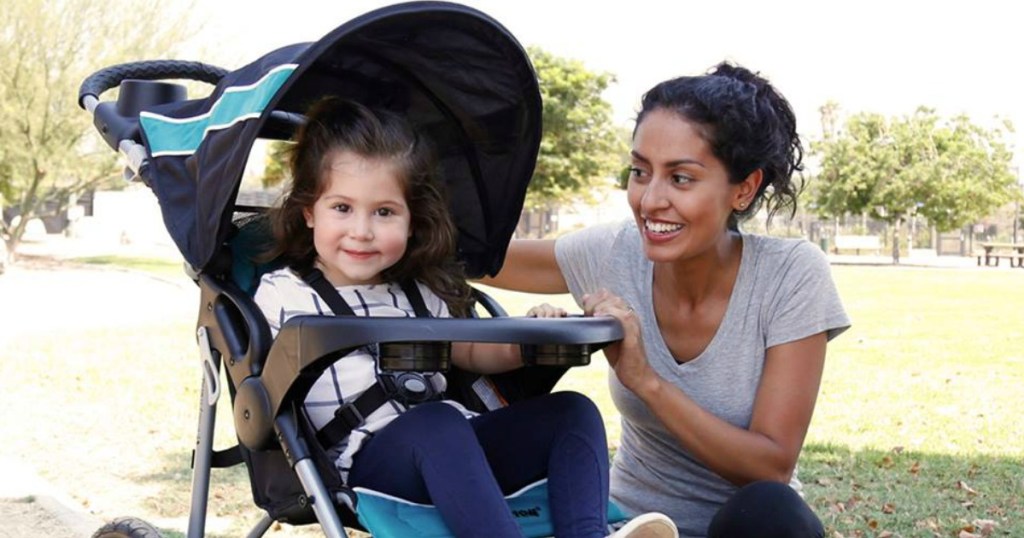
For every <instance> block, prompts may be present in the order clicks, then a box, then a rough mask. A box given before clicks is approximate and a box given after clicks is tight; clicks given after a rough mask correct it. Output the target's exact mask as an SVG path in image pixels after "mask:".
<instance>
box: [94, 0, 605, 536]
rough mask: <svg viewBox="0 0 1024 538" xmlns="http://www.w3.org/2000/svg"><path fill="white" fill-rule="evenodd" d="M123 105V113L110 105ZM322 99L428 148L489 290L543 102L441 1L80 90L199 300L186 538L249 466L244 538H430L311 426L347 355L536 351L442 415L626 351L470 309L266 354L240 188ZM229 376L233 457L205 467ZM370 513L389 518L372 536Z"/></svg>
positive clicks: (211, 458) (261, 230) (567, 323)
mask: <svg viewBox="0 0 1024 538" xmlns="http://www.w3.org/2000/svg"><path fill="white" fill-rule="evenodd" d="M175 79H192V80H200V81H204V82H208V83H210V84H213V85H214V88H213V91H212V92H211V94H210V95H209V96H207V97H204V98H200V99H187V96H186V95H185V91H184V88H183V87H181V86H178V85H176V84H171V83H169V82H167V81H169V80H175ZM115 87H117V88H119V89H120V92H119V95H118V99H117V101H116V102H100V100H99V97H100V96H101V95H102V94H103V93H104V92H105V91H107V90H108V89H112V88H115ZM325 95H336V96H341V97H345V98H348V99H352V100H355V101H359V102H362V103H364V104H366V105H369V106H374V107H383V108H387V109H390V110H392V111H395V112H397V113H399V114H401V115H403V116H404V117H406V118H407V119H408V120H409V121H410V123H412V124H413V126H414V128H416V129H417V130H419V131H420V132H422V133H424V134H425V136H427V137H429V138H431V139H432V140H433V146H434V147H435V148H437V152H438V155H437V159H438V165H439V176H440V177H442V178H443V179H444V181H445V182H446V183H447V191H448V192H449V193H450V194H451V200H450V208H451V211H452V215H453V218H454V221H455V224H456V227H457V229H458V239H457V249H458V253H459V257H460V260H461V261H462V262H463V264H464V267H465V269H466V272H467V274H468V275H469V276H470V277H479V276H482V275H485V274H490V275H493V274H496V273H497V272H498V270H499V269H500V268H501V265H502V262H503V259H504V255H505V250H506V248H507V246H508V242H509V240H510V239H511V237H512V234H513V233H514V230H515V227H516V225H517V223H518V219H519V215H520V212H521V210H522V204H523V200H524V199H525V196H526V190H527V187H528V184H529V181H530V178H531V175H532V173H533V169H534V166H535V164H536V159H537V153H538V151H539V147H540V136H541V106H540V104H541V103H540V92H539V88H538V85H537V78H536V74H535V73H534V71H533V68H532V65H531V64H530V61H529V59H528V58H527V56H526V53H525V52H524V50H523V49H522V47H521V46H520V45H519V43H518V42H517V41H516V40H515V38H514V37H513V36H512V35H511V34H510V33H509V32H508V31H507V30H506V29H505V28H503V27H502V26H501V25H500V24H499V23H498V22H496V21H494V20H493V19H491V18H490V17H488V16H487V15H485V14H483V13H480V12H479V11H476V10H474V9H472V8H469V7H466V6H462V5H458V4H451V3H447V2H411V3H407V4H398V5H394V6H389V7H386V8H382V9H379V10H376V11H372V12H369V13H367V14H365V15H362V16H360V17H357V18H355V19H353V20H351V21H348V22H346V23H344V24H342V25H341V26H339V27H338V28H337V29H335V30H334V31H332V32H330V33H328V34H327V35H326V36H324V37H323V38H322V39H320V40H319V41H316V42H313V43H299V44H295V45H290V46H287V47H283V48H280V49H278V50H275V51H272V52H270V53H268V54H266V55H264V56H262V57H260V58H258V59H256V60H255V61H253V62H251V63H250V64H248V65H245V66H243V67H241V68H239V69H237V70H235V71H230V72H229V71H227V70H224V69H221V68H218V67H214V66H210V65H207V64H202V63H197V62H182V61H168V60H160V61H140V62H134V63H130V64H122V65H117V66H112V67H108V68H104V69H102V70H100V71H98V72H97V73H95V74H93V75H92V76H90V77H89V78H88V79H86V80H85V81H84V82H83V84H82V87H81V89H80V91H79V102H80V103H81V104H82V106H83V107H84V108H86V110H87V111H89V112H90V113H92V114H93V116H94V120H95V123H96V126H97V129H98V131H99V132H100V134H101V135H102V136H103V138H104V140H105V141H106V142H107V144H108V145H109V146H110V147H111V148H112V149H114V150H115V151H119V152H121V153H123V154H124V155H125V157H126V158H127V160H128V169H127V170H126V175H127V176H129V177H131V178H134V179H136V180H139V181H142V182H144V183H145V184H146V185H148V186H149V187H150V188H151V189H152V191H153V192H154V194H155V195H156V197H157V199H158V200H159V202H160V207H161V212H162V216H163V220H164V223H165V225H166V227H167V230H168V232H169V233H170V235H171V238H172V239H173V240H174V242H175V244H176V245H177V247H178V249H179V250H180V252H181V254H182V256H183V257H184V259H185V262H186V266H187V269H188V271H189V274H190V276H191V277H192V278H193V279H194V281H195V282H196V284H197V285H198V286H199V288H200V304H199V314H198V321H197V330H196V336H197V343H198V346H199V352H200V357H201V364H202V376H203V390H202V394H203V398H202V403H201V405H200V412H199V427H198V430H199V431H198V435H197V443H196V447H195V454H194V460H193V481H192V504H191V510H190V517H189V523H188V530H187V535H188V536H189V537H199V536H203V535H204V532H205V520H206V511H207V502H208V493H209V485H210V477H211V469H212V468H214V467H222V466H228V465H232V464H236V463H239V462H244V463H245V464H246V468H247V469H248V472H249V476H250V482H251V486H252V494H253V500H254V502H255V503H256V504H257V505H258V506H259V507H261V508H262V509H264V510H265V511H266V515H265V516H264V517H263V519H262V520H261V521H260V522H259V523H257V524H256V525H255V527H254V529H253V531H252V532H251V533H250V536H261V535H263V534H264V533H265V532H266V530H267V529H269V528H270V526H271V525H272V524H273V522H275V521H280V522H285V523H291V524H305V523H314V522H316V523H319V524H320V525H321V527H322V528H323V530H324V533H325V534H326V535H327V536H332V537H337V536H344V535H345V530H344V528H345V527H351V528H365V527H366V526H371V527H374V528H372V529H371V530H372V531H373V532H374V533H375V535H379V536H387V535H388V534H387V533H388V532H391V531H388V530H387V527H388V526H387V525H385V524H382V523H378V522H377V520H380V521H383V522H385V523H387V522H391V523H395V522H399V521H407V520H408V521H413V522H415V524H416V525H419V527H415V528H417V531H416V534H417V535H420V536H426V535H427V534H424V533H426V532H427V528H428V527H429V526H430V523H429V522H428V521H427V520H426V519H423V518H422V517H420V516H416V517H412V518H410V517H407V516H408V514H411V513H415V514H421V513H422V509H423V508H424V507H422V506H419V507H412V508H409V507H407V506H405V505H402V504H401V502H399V505H400V506H399V507H397V508H396V507H395V505H388V504H387V503H388V502H392V501H395V500H394V499H385V498H383V497H382V496H379V495H376V494H374V493H373V492H368V491H352V490H351V489H349V488H347V487H346V486H345V485H344V484H342V483H341V480H340V477H339V476H338V475H337V473H335V472H334V469H333V465H332V464H331V463H330V462H329V461H327V458H326V455H325V452H324V450H323V449H322V448H321V447H319V445H318V443H317V441H316V436H315V432H313V431H312V428H311V426H310V424H309V422H308V420H306V419H305V418H304V416H303V411H302V401H303V398H304V396H305V394H306V392H307V391H308V390H309V388H310V386H311V384H312V382H313V380H315V379H316V378H317V377H318V376H319V375H320V373H321V372H322V371H324V369H326V368H327V367H328V365H330V364H331V363H332V362H333V361H334V360H336V359H337V358H338V357H340V356H343V355H345V354H347V352H348V351H349V350H352V349H355V348H358V347H360V346H363V345H366V344H370V343H377V344H385V343H387V344H393V345H395V346H405V347H404V349H406V350H407V351H409V352H410V353H415V350H416V349H431V348H432V346H443V345H448V343H449V342H452V341H475V342H505V343H520V344H525V345H531V346H535V347H536V348H538V349H540V350H541V351H542V352H541V353H540V354H539V355H538V356H539V357H540V358H539V360H538V364H539V366H537V367H529V368H522V369H519V370H516V371H513V372H508V373H506V374H500V375H497V376H492V377H490V378H488V379H487V380H486V381H487V383H484V384H481V383H478V382H479V381H480V379H481V378H480V376H476V375H472V374H469V373H468V372H461V371H452V372H450V373H449V374H448V377H449V391H448V395H449V397H451V398H453V399H456V400H459V401H460V402H462V403H463V404H464V405H466V406H467V407H468V408H470V409H474V410H477V411H487V408H488V407H489V405H488V403H489V402H490V401H491V399H488V398H486V397H481V393H480V391H479V390H478V388H479V387H480V386H482V385H486V386H489V387H492V388H493V390H494V391H497V392H498V393H499V394H500V395H501V398H500V399H504V400H506V401H509V402H514V401H516V400H519V399H523V398H528V397H531V396H534V395H538V394H544V393H547V392H549V391H550V390H551V389H552V388H553V387H554V385H555V383H556V382H557V381H558V379H559V378H560V377H561V375H562V374H563V373H564V372H565V371H566V369H567V368H569V367H571V366H572V365H575V364H585V363H586V362H588V361H589V356H590V354H591V353H592V352H594V351H596V350H598V349H600V348H601V347H603V346H605V345H607V344H608V343H610V342H613V341H615V340H618V339H620V338H621V336H622V330H621V327H620V326H619V325H618V324H617V323H616V322H614V321H613V320H610V319H607V318H605V319H595V318H565V319H547V320H542V319H529V318H511V317H508V316H506V315H505V313H504V311H503V310H502V309H501V307H500V306H499V305H498V304H497V303H496V302H495V301H493V300H492V299H490V298H489V297H487V296H486V295H484V294H482V293H478V295H477V300H478V304H480V305H481V306H482V307H483V309H484V310H485V312H484V313H485V314H487V315H489V316H490V317H486V318H477V319H452V318H446V319H421V318H408V319H402V318H344V317H319V316H302V317H298V318H294V319H292V320H290V321H289V322H287V323H286V324H285V325H284V326H283V327H282V329H281V331H280V333H279V334H278V336H277V338H276V339H274V340H272V339H271V337H270V331H269V328H268V326H267V323H266V320H265V319H263V317H262V314H261V313H260V311H259V309H258V308H257V307H256V305H255V303H254V301H253V299H252V293H253V292H254V291H255V285H256V283H258V281H259V277H260V276H261V275H262V274H263V272H265V271H267V270H270V269H272V268H274V264H273V263H270V264H260V263H256V262H254V261H253V259H254V257H253V254H254V253H255V252H258V251H260V250H261V249H260V246H261V245H262V244H263V242H265V241H266V240H267V238H268V237H269V234H268V233H267V226H266V221H265V218H264V217H263V210H264V208H260V207H253V206H247V205H243V204H240V203H239V201H238V199H237V197H238V192H239V187H240V184H241V181H242V173H243V171H244V169H245V164H246V161H247V160H248V158H249V153H250V150H251V148H252V145H253V142H254V141H255V140H256V139H270V140H287V139H289V138H291V136H292V134H293V133H294V132H295V130H296V129H297V128H298V127H299V126H301V125H302V123H303V121H304V117H303V115H302V114H303V112H304V111H305V110H306V109H307V108H308V106H309V105H310V104H311V103H313V102H315V101H316V100H318V99H319V98H321V97H323V96H325ZM222 373H223V374H224V377H225V378H226V380H227V382H226V383H225V385H226V387H227V389H228V393H229V395H230V400H231V405H232V411H233V413H232V414H233V417H234V428H235V431H236V434H237V437H238V441H239V442H238V445H237V446H236V447H234V448H232V449H228V450H224V451H214V450H213V432H214V416H215V412H216V406H217V402H218V400H219V397H220V395H221V392H222V387H221V385H222V383H221V375H222ZM542 492H543V484H537V485H535V487H532V488H528V489H527V490H526V491H523V492H521V493H520V494H519V495H517V496H516V498H517V499H526V500H528V502H534V500H535V498H536V497H535V495H538V494H540V493H542ZM396 502H397V501H396ZM538 502H539V501H538ZM361 504H365V505H366V506H377V505H379V506H381V507H387V506H391V507H390V508H377V509H376V510H375V511H374V512H373V514H374V515H373V517H370V518H367V517H365V516H364V517H363V520H361V519H360V517H359V516H357V512H358V511H359V506H360V505H361ZM524 510H526V511H527V512H528V511H529V509H528V508H526V509H524ZM360 515H362V514H360ZM364 520H365V521H364ZM370 520H373V522H370V523H367V522H369V521H370ZM146 527H148V525H147V526H146ZM133 528H134V527H133ZM138 528H141V527H138ZM400 528H401V529H402V530H399V531H395V532H398V534H394V535H396V536H399V535H408V534H402V533H407V532H408V527H400ZM122 530H123V526H120V527H119V526H118V525H113V526H109V527H105V528H104V529H101V531H100V532H98V533H97V534H96V536H111V537H113V536H128V535H131V536H135V537H136V538H137V537H138V536H140V534H139V533H138V532H136V531H132V533H130V534H129V533H126V532H122ZM147 532H148V531H147ZM153 532H156V531H155V530H154V531H153ZM439 532H440V531H439ZM531 532H537V533H541V534H543V532H544V531H543V529H540V528H538V529H535V530H534V531H531ZM548 532H550V531H548ZM158 535H159V534H158V533H157V534H156V536H158Z"/></svg>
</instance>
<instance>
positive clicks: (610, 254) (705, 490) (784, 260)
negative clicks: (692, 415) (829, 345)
mask: <svg viewBox="0 0 1024 538" xmlns="http://www.w3.org/2000/svg"><path fill="white" fill-rule="evenodd" d="M740 237H741V240H742V241H743V250H742V255H741V259H740V267H739V271H738V272H737V276H736V282H735V284H734V286H733V290H732V293H731V296H730V299H729V304H728V306H727V307H726V311H725V313H724V315H723V317H722V321H721V323H720V325H719V327H718V329H717V330H716V331H715V334H714V336H713V337H712V338H711V340H710V341H709V342H708V343H707V345H706V346H705V348H704V350H703V351H701V352H700V353H699V354H698V355H697V356H695V357H693V358H691V359H690V360H687V361H685V362H683V363H679V362H677V361H676V359H675V357H673V356H672V353H671V352H670V350H669V348H668V345H667V344H666V342H665V339H664V337H663V336H662V334H661V332H660V329H659V327H658V322H657V319H656V317H655V313H654V301H653V297H652V293H653V291H652V283H653V278H654V264H653V262H651V261H650V260H649V259H647V257H646V256H645V254H644V250H643V239H642V237H641V236H640V233H639V231H638V230H637V227H636V225H635V223H634V222H633V221H632V220H627V221H624V222H621V223H611V224H603V225H597V226H593V227H589V228H586V229H584V230H580V231H577V232H573V233H570V234H568V235H565V236H563V237H561V238H559V239H558V240H557V241H556V244H555V254H556V258H557V261H558V265H559V268H560V269H561V271H562V274H563V276H564V277H565V280H566V283H567V284H568V286H569V290H570V292H571V293H572V295H573V297H575V299H576V301H577V303H581V302H582V296H583V294H585V293H593V292H595V291H597V290H599V289H601V288H605V289H608V290H609V291H611V292H612V293H614V294H616V295H618V296H620V297H621V298H622V299H624V300H625V301H626V302H627V303H628V304H629V305H630V306H632V307H633V308H634V310H635V311H636V312H637V315H638V316H639V319H640V324H641V330H642V335H643V341H644V346H645V349H646V351H647V360H648V362H649V363H650V364H651V366H652V368H654V370H655V371H656V372H657V373H658V374H659V375H660V376H662V377H663V378H664V379H665V380H667V381H668V382H670V383H671V384H673V385H675V386H676V387H678V388H679V389H681V390H682V391H683V392H685V393H686V394H687V395H688V396H689V397H690V398H692V399H693V400H694V401H695V402H696V403H697V404H698V405H700V406H701V407H702V408H704V409H706V410H708V411H709V412H711V413H713V414H714V415H716V416H717V417H719V418H721V419H723V420H725V421H727V422H729V423H730V424H733V425H735V426H737V427H741V428H748V427H749V426H750V420H751V415H752V411H753V405H754V399H755V397H756V394H757V388H758V385H759V383H760V380H761V373H762V370H763V366H764V360H765V353H766V351H767V349H768V348H770V347H773V346H776V345H779V344H784V343H787V342H793V341H796V340H800V339H802V338H805V337H808V336H811V335H813V334H817V333H821V332H825V333H827V336H828V338H829V339H831V338H833V337H835V336H837V335H838V334H839V333H841V332H842V331H843V330H845V329H846V328H847V327H849V325H850V322H849V319H848V318H847V316H846V313H845V311H844V309H843V306H842V303H841V301H840V299H839V294H838V292H837V291H836V288H835V284H834V283H833V281H832V277H831V272H830V269H829V265H828V260H827V259H826V257H825V255H824V253H822V252H821V250H820V249H818V248H817V247H816V246H814V245H813V244H811V243H809V242H808V241H806V240H803V239H783V238H774V237H766V236H760V235H752V234H741V236H740ZM608 384H609V389H610V391H611V396H612V400H613V401H614V403H615V405H616V407H617V408H618V410H619V412H620V413H621V421H622V437H621V440H620V447H619V449H618V451H617V452H616V455H615V461H614V463H613V466H612V476H611V492H612V498H613V499H614V500H615V501H616V502H617V503H619V505H620V506H621V507H623V508H624V509H625V510H626V511H627V512H631V513H633V514H639V513H643V512H649V511H660V512H663V513H665V514H668V515H669V516H671V517H672V518H673V520H675V522H676V525H677V526H678V527H679V529H680V535H681V536H703V535H704V534H705V533H706V531H707V525H708V523H709V522H710V519H711V517H713V515H714V514H715V512H716V511H717V510H718V508H719V507H720V506H721V505H722V504H723V503H724V502H725V501H726V500H727V499H728V498H729V497H730V496H731V495H732V494H733V493H734V492H735V491H736V489H737V488H736V486H734V485H733V484H731V483H730V482H728V481H727V480H725V479H724V478H722V477H720V476H719V475H717V474H716V473H715V472H713V471H712V470H711V469H709V468H707V467H706V466H705V465H704V464H703V463H701V462H700V461H698V460H697V459H696V458H694V457H693V456H692V455H691V454H690V453H689V452H688V451H687V450H686V449H684V448H683V447H682V446H681V445H680V444H679V443H678V441H676V439H675V437H673V436H672V434H671V433H670V432H669V431H668V430H667V429H666V428H665V426H664V425H663V424H662V423H661V422H660V421H659V420H658V418H657V417H655V416H654V414H653V413H651V411H650V410H649V409H648V408H647V407H646V405H644V403H643V402H642V401H641V400H640V399H639V398H637V397H636V395H634V394H633V393H632V392H631V391H629V390H628V389H626V388H625V387H624V386H623V385H622V384H621V383H619V381H618V379H617V378H616V377H615V375H614V373H612V372H611V371H609V376H608ZM798 484H799V482H798V481H797V480H796V476H795V474H794V481H793V485H794V486H797V485H798Z"/></svg>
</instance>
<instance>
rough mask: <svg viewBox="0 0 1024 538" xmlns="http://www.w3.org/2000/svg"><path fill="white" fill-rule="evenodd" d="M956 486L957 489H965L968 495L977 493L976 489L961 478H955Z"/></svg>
mask: <svg viewBox="0 0 1024 538" xmlns="http://www.w3.org/2000/svg"><path fill="white" fill-rule="evenodd" d="M956 487H957V489H962V490H964V491H966V492H967V494H968V495H977V494H978V492H977V491H975V490H974V489H972V488H971V486H968V485H967V482H964V481H963V480H957V481H956Z"/></svg>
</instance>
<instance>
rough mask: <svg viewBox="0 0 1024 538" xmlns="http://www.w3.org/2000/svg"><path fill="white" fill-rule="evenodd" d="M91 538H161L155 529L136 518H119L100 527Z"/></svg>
mask: <svg viewBox="0 0 1024 538" xmlns="http://www.w3.org/2000/svg"><path fill="white" fill-rule="evenodd" d="M92 538H162V536H161V535H160V531H158V530H156V527H154V526H152V525H150V524H149V523H146V522H145V521H143V520H141V519H139V518H137V517H119V518H117V519H115V520H113V521H111V522H110V523H107V524H106V525H104V526H102V527H100V530H98V531H96V533H95V534H93V535H92Z"/></svg>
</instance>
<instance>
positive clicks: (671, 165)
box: [629, 150, 707, 168]
mask: <svg viewBox="0 0 1024 538" xmlns="http://www.w3.org/2000/svg"><path fill="white" fill-rule="evenodd" d="M629 154H630V155H631V156H632V157H633V158H634V159H636V160H638V161H640V162H642V163H644V164H651V161H650V159H648V158H647V157H644V156H643V155H641V154H639V153H637V152H636V150H632V151H630V152H629ZM683 165H696V166H699V167H701V168H707V167H706V166H704V163H702V162H700V161H698V160H696V159H687V158H684V159H675V160H672V161H668V162H667V163H665V166H667V167H669V168H675V167H677V166H683Z"/></svg>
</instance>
